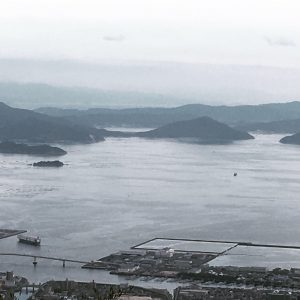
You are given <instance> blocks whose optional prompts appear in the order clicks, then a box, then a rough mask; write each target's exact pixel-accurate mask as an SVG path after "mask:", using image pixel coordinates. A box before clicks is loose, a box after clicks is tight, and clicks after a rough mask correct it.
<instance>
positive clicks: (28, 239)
mask: <svg viewBox="0 0 300 300" xmlns="http://www.w3.org/2000/svg"><path fill="white" fill-rule="evenodd" d="M17 238H18V239H19V242H20V243H24V244H29V245H33V246H40V244H41V239H40V237H39V236H29V235H24V234H19V235H18V236H17Z"/></svg>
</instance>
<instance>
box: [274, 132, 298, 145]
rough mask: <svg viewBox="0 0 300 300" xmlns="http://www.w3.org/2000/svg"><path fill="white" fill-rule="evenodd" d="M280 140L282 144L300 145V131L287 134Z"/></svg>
mask: <svg viewBox="0 0 300 300" xmlns="http://www.w3.org/2000/svg"><path fill="white" fill-rule="evenodd" d="M279 142H280V143H282V144H292V145H300V132H298V133H296V134H293V135H289V136H285V137H283V138H282V139H281V140H280V141H279Z"/></svg>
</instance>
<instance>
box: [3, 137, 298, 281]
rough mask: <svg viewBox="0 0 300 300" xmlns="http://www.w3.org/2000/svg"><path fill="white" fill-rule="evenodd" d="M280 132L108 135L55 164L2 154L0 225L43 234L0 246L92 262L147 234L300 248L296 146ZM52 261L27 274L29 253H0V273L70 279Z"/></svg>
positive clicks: (98, 273) (74, 148) (77, 147)
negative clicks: (210, 137) (225, 141)
mask: <svg viewBox="0 0 300 300" xmlns="http://www.w3.org/2000/svg"><path fill="white" fill-rule="evenodd" d="M281 137H282V136H279V135H255V138H256V139H255V140H248V141H241V142H236V143H233V144H230V145H197V144H188V143H181V142H175V141H172V140H146V139H138V138H131V139H121V138H120V139H117V138H111V139H107V140H106V141H105V142H103V143H97V144H91V145H72V146H63V148H64V149H65V150H67V151H68V154H67V155H66V156H65V157H62V158H61V160H62V161H64V162H65V163H67V165H66V166H64V167H63V168H60V169H44V168H41V169H39V168H34V167H32V166H29V165H28V164H30V163H33V162H35V161H38V160H41V159H43V158H42V157H30V156H25V155H24V156H23V155H0V176H1V181H0V205H1V218H0V227H1V228H17V229H26V230H29V231H30V232H32V233H34V234H38V235H40V236H41V238H42V246H41V247H40V248H34V247H30V246H27V245H21V244H18V243H17V240H16V238H15V237H12V238H9V239H4V240H0V251H1V252H9V251H10V252H20V253H36V254H39V255H49V256H57V257H66V258H75V259H82V260H96V259H99V258H101V257H103V256H104V255H108V254H110V253H112V252H116V251H119V250H126V249H128V248H129V247H130V246H133V245H134V244H137V243H140V242H143V241H145V240H147V239H151V238H153V237H174V238H195V239H211V240H214V239H219V240H232V241H252V242H261V243H274V244H280V243H282V244H294V245H300V239H299V238H297V237H299V236H300V226H299V213H300V206H299V205H298V201H299V198H298V195H299V193H300V184H299V183H300V179H299V178H300V161H299V151H300V148H299V147H298V146H291V145H282V144H280V143H278V141H279V139H280V138H281ZM234 172H237V173H238V176H237V177H234V176H233V173H234ZM57 264H58V263H57V262H49V261H41V262H39V263H38V266H37V270H38V268H39V266H45V268H47V267H49V269H48V271H47V269H44V270H43V273H42V276H41V274H36V276H35V275H34V272H33V271H32V270H33V267H32V264H31V259H23V258H22V259H16V258H11V257H10V258H9V257H0V265H1V269H2V270H6V269H7V270H9V269H14V270H15V271H18V272H19V273H21V274H23V275H26V274H29V277H31V278H39V279H40V280H42V279H49V278H52V277H55V276H56V275H57V276H58V277H60V278H61V277H62V278H65V277H66V276H71V277H72V275H70V273H67V275H66V273H65V272H69V271H62V269H61V268H56V267H55V268H53V269H52V268H51V267H52V266H55V265H57ZM41 270H42V269H41ZM45 270H46V271H45ZM74 270H75V269H74ZM76 270H77V269H76ZM32 272H33V273H32ZM76 272H77V273H76V274H77V275H76V276H78V278H79V279H85V277H84V276H85V274H87V272H90V273H89V274H90V275H89V278H91V277H92V276H96V277H99V276H100V279H102V281H103V278H101V276H106V275H103V274H104V272H101V271H83V273H81V270H78V271H76ZM85 272H86V273H85ZM91 274H92V275H91ZM95 274H96V275H95ZM101 274H102V275H101ZM64 276H65V277H64ZM73 277H74V276H73ZM86 278H88V277H86Z"/></svg>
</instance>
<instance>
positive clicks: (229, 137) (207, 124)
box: [99, 117, 254, 144]
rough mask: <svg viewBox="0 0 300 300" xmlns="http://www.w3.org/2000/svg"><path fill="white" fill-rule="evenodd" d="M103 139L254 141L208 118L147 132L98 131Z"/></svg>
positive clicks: (198, 141)
mask: <svg viewBox="0 0 300 300" xmlns="http://www.w3.org/2000/svg"><path fill="white" fill-rule="evenodd" d="M99 131H100V134H102V135H103V136H105V137H142V138H150V139H163V138H164V139H178V140H182V141H191V142H196V143H200V144H223V143H230V142H233V141H238V140H250V139H254V137H253V136H252V135H250V134H249V133H247V132H244V131H239V130H237V129H234V128H231V127H230V126H228V125H226V124H224V123H221V122H218V121H216V120H213V119H211V118H209V117H200V118H196V119H192V120H184V121H178V122H173V123H170V124H167V125H164V126H161V127H158V128H156V129H153V130H149V131H142V132H122V131H109V130H106V129H99Z"/></svg>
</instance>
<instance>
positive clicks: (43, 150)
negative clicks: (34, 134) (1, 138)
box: [0, 142, 67, 156]
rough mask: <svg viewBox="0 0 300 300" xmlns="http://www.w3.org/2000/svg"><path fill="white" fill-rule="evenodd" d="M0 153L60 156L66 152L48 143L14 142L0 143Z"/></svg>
mask: <svg viewBox="0 0 300 300" xmlns="http://www.w3.org/2000/svg"><path fill="white" fill-rule="evenodd" d="M0 153H6V154H27V155H45V156H61V155H65V154H67V152H66V151H65V150H63V149H61V148H58V147H52V146H50V145H32V146H31V145H27V144H17V143H14V142H2V143H0Z"/></svg>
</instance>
